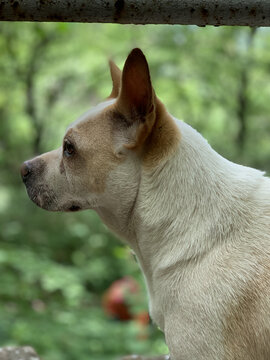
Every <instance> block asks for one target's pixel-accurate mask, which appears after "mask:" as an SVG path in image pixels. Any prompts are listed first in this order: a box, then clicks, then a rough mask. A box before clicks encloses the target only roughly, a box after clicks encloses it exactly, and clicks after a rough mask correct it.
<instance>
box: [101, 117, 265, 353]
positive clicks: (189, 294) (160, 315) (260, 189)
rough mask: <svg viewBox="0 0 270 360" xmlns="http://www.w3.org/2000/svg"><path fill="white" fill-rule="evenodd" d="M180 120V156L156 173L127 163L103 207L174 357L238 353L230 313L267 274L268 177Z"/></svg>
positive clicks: (114, 182)
mask: <svg viewBox="0 0 270 360" xmlns="http://www.w3.org/2000/svg"><path fill="white" fill-rule="evenodd" d="M175 121H176V122H177V124H178V126H179V129H180V132H181V141H180V145H179V149H178V151H177V153H175V154H174V156H173V157H172V158H169V159H167V160H166V161H165V162H164V163H161V164H160V165H159V166H158V167H156V168H153V169H152V170H151V171H149V169H144V168H140V167H139V164H136V165H134V162H130V163H129V164H124V165H123V169H122V171H121V172H120V175H119V173H118V176H117V177H116V174H111V180H109V181H108V184H109V187H110V192H109V193H110V195H108V194H107V196H108V198H110V199H111V201H108V205H109V206H108V207H106V209H105V208H100V209H97V211H98V213H99V214H100V216H101V218H102V219H103V220H104V221H105V223H107V224H108V225H109V226H110V227H111V228H112V229H113V230H114V231H116V232H117V233H118V234H120V235H121V236H122V237H124V238H125V241H127V242H128V243H129V244H130V246H131V247H132V248H133V250H134V251H135V253H136V255H137V257H138V260H139V263H140V266H141V268H142V271H143V273H144V276H145V279H146V283H147V289H148V293H149V302H150V313H151V316H152V318H153V320H154V321H155V322H156V323H157V325H158V326H159V327H160V328H161V329H162V330H163V331H164V332H165V335H166V339H167V343H168V346H169V349H170V352H171V356H172V359H173V360H182V359H184V360H202V359H207V360H209V359H216V360H219V359H234V357H233V354H230V353H229V352H230V350H228V349H226V348H225V347H224V329H225V328H226V324H225V322H226V320H225V319H226V316H227V315H228V312H229V309H230V307H232V306H233V305H234V304H237V301H238V299H239V297H240V296H241V295H242V294H243V293H244V292H245V291H246V288H247V284H248V283H249V281H252V279H254V276H256V275H257V274H258V276H259V274H260V272H261V271H262V267H260V265H258V263H257V258H256V257H255V256H254V253H255V252H256V253H261V254H268V255H269V248H270V235H269V233H270V231H269V229H270V216H269V215H270V206H269V205H268V204H269V200H270V180H269V179H268V178H266V177H264V174H263V173H262V172H261V171H258V170H255V169H252V168H248V167H244V166H241V165H237V164H234V163H232V162H230V161H228V160H226V159H224V158H223V157H222V156H220V155H219V154H217V153H216V152H215V151H214V150H213V149H212V148H211V147H210V146H209V144H208V143H207V142H206V140H205V139H204V138H203V137H202V136H201V135H200V134H199V133H197V132H196V131H195V130H194V129H192V128H191V127H190V126H189V125H187V124H185V123H183V122H182V121H179V120H175ZM112 184H114V185H113V186H114V188H113V187H112ZM112 190H113V191H112ZM119 194H121V196H120V197H119ZM267 210H268V214H267ZM264 325H265V326H266V327H268V329H270V326H269V325H270V322H269V320H267V321H265V324H264ZM237 359H238V357H237ZM239 359H241V360H242V359H245V357H243V358H242V357H241V358H239ZM260 359H261V358H260ZM263 359H265V358H263ZM254 360H255V359H254Z"/></svg>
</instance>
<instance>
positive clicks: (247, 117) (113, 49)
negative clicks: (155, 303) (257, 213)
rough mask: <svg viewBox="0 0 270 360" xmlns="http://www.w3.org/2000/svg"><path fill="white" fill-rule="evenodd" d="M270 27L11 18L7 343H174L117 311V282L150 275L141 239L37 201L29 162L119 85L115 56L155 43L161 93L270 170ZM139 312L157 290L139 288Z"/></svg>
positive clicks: (3, 225)
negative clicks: (112, 73)
mask: <svg viewBox="0 0 270 360" xmlns="http://www.w3.org/2000/svg"><path fill="white" fill-rule="evenodd" d="M269 40H270V33H269V30H267V29H258V30H257V31H256V32H255V33H254V32H252V31H251V30H250V29H248V28H229V27H226V28H210V27H206V28H203V29H201V28H197V27H193V26H190V27H181V26H121V25H105V24H91V25H90V24H57V23H55V24H34V23H32V24H30V23H1V24H0V53H1V57H0V169H1V170H0V171H1V176H0V274H1V276H0V311H1V312H0V316H1V318H0V320H1V321H0V345H6V344H27V343H28V344H31V345H32V346H34V347H35V348H36V349H37V351H38V352H39V353H40V354H41V355H42V356H43V358H44V359H45V360H64V359H65V360H75V359H76V360H77V359H80V360H84V359H85V360H88V359H93V360H95V359H97V360H98V359H100V360H101V359H102V360H103V359H104V360H105V359H115V358H117V357H119V356H120V355H121V354H128V353H133V352H135V353H145V354H147V353H149V354H150V353H165V352H166V346H165V345H164V342H163V336H162V334H161V333H160V332H159V331H158V330H155V328H154V327H153V326H149V327H148V328H147V329H146V332H147V334H148V335H147V337H146V338H145V336H143V338H144V339H142V336H141V329H140V328H139V326H138V324H137V323H136V322H135V321H130V322H125V323H123V322H122V323H121V322H117V321H113V320H112V319H109V318H108V317H107V315H106V314H105V313H104V311H103V310H102V307H101V303H102V296H103V294H104V291H105V290H106V289H108V287H109V286H110V284H111V283H112V282H113V281H114V280H116V279H119V278H121V277H123V276H125V275H131V276H133V277H134V278H135V279H137V281H138V282H139V283H140V284H141V287H142V289H144V286H143V280H142V276H141V274H140V271H139V269H138V266H137V264H136V263H135V261H134V259H133V256H132V255H131V254H130V251H129V249H127V248H126V247H124V246H123V245H121V242H120V241H119V240H118V239H116V238H115V237H114V235H112V234H111V232H109V231H108V230H107V228H106V227H105V226H104V225H103V224H102V223H101V222H100V220H99V219H98V217H97V215H96V214H95V213H94V212H91V211H85V212H82V213H78V214H59V213H47V212H45V211H43V210H41V209H39V208H37V207H36V206H35V205H34V204H32V203H31V202H30V200H29V199H28V197H27V195H26V193H25V189H24V186H23V184H22V183H21V180H20V176H19V166H20V163H21V162H22V161H24V160H26V159H27V158H30V157H32V156H34V155H35V153H38V152H43V151H48V150H50V149H52V148H54V147H58V146H60V145H61V141H62V136H63V134H64V131H65V128H66V126H67V125H68V124H69V123H70V122H72V121H73V120H74V119H76V117H78V116H79V115H80V114H81V113H82V112H84V111H85V110H87V109H88V108H89V107H90V106H91V105H93V104H96V103H97V102H98V101H100V100H102V99H103V98H104V97H106V96H107V95H108V94H109V93H110V90H111V82H110V78H109V71H108V67H107V63H106V61H107V58H109V57H111V56H113V58H114V60H115V61H116V63H118V64H119V65H120V66H122V65H123V62H124V60H125V57H126V55H127V53H128V52H129V51H130V50H131V48H133V47H136V46H139V47H141V48H142V49H143V50H144V52H145V53H146V55H147V57H148V59H149V63H150V68H151V73H152V78H153V84H154V86H155V88H156V91H157V94H158V96H159V97H160V98H161V99H162V100H163V101H164V102H165V104H166V105H167V107H168V109H169V110H170V112H171V113H173V114H174V115H175V116H177V117H179V118H182V119H184V120H186V121H187V122H188V123H190V124H191V125H192V126H193V127H195V128H197V129H198V130H199V131H200V132H202V133H203V135H204V136H205V137H206V138H207V139H208V140H209V142H210V143H211V144H212V145H213V147H214V148H215V149H217V150H218V151H219V152H220V153H221V154H223V155H224V156H226V157H228V158H229V159H231V160H233V161H236V162H241V163H244V164H246V165H250V166H255V167H258V168H261V169H264V170H267V171H269V170H270V165H269V161H268V157H269V153H270V142H269V130H270V122H269V113H270V102H269V100H268V97H269V94H270V91H269V90H270V89H269V88H270V81H269V69H270V67H269V64H270V45H269V44H270V41H269ZM131 181H132V179H131ZM129 301H130V303H131V307H132V308H133V311H134V313H136V312H138V311H140V310H142V309H147V296H146V294H144V295H140V296H138V297H136V299H129Z"/></svg>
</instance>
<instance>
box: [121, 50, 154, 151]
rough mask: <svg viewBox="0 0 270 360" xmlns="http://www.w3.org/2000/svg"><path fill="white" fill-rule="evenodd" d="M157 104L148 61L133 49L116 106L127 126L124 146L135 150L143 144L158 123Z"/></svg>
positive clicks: (126, 64)
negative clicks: (156, 119)
mask: <svg viewBox="0 0 270 360" xmlns="http://www.w3.org/2000/svg"><path fill="white" fill-rule="evenodd" d="M155 102H156V97H155V93H154V90H153V88H152V84H151V79H150V72H149V68H148V64H147V61H146V58H145V56H144V54H143V53H142V51H141V50H140V49H133V50H132V51H131V53H130V54H129V56H128V58H127V60H126V62H125V65H124V69H123V74H122V79H121V87H120V94H119V95H118V98H117V101H116V104H115V105H116V110H117V112H118V113H120V114H121V115H122V117H123V119H125V120H124V121H125V123H126V125H127V134H128V135H127V138H128V139H129V141H128V142H127V143H126V144H125V147H127V148H129V149H135V148H139V147H141V146H142V145H143V144H144V142H145V140H146V138H147V137H148V136H149V134H150V132H151V130H152V128H153V125H154V123H155V118H156V115H155Z"/></svg>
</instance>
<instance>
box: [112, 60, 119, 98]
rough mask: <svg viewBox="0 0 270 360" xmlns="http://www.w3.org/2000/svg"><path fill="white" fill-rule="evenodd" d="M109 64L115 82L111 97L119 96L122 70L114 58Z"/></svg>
mask: <svg viewBox="0 0 270 360" xmlns="http://www.w3.org/2000/svg"><path fill="white" fill-rule="evenodd" d="M109 66H110V72H111V78H112V83H113V88H112V92H111V95H110V96H109V98H117V96H118V95H119V91H120V86H121V76H122V71H121V70H120V69H119V67H118V66H117V65H116V64H115V63H114V62H113V61H112V60H109Z"/></svg>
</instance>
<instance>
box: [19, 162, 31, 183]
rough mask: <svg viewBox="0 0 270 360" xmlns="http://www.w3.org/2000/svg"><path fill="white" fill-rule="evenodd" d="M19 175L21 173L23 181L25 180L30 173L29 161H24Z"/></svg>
mask: <svg viewBox="0 0 270 360" xmlns="http://www.w3.org/2000/svg"><path fill="white" fill-rule="evenodd" d="M21 175H22V179H23V182H25V181H26V180H27V179H28V178H29V176H30V175H31V169H30V166H29V163H28V162H27V161H26V162H24V163H23V164H22V166H21Z"/></svg>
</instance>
